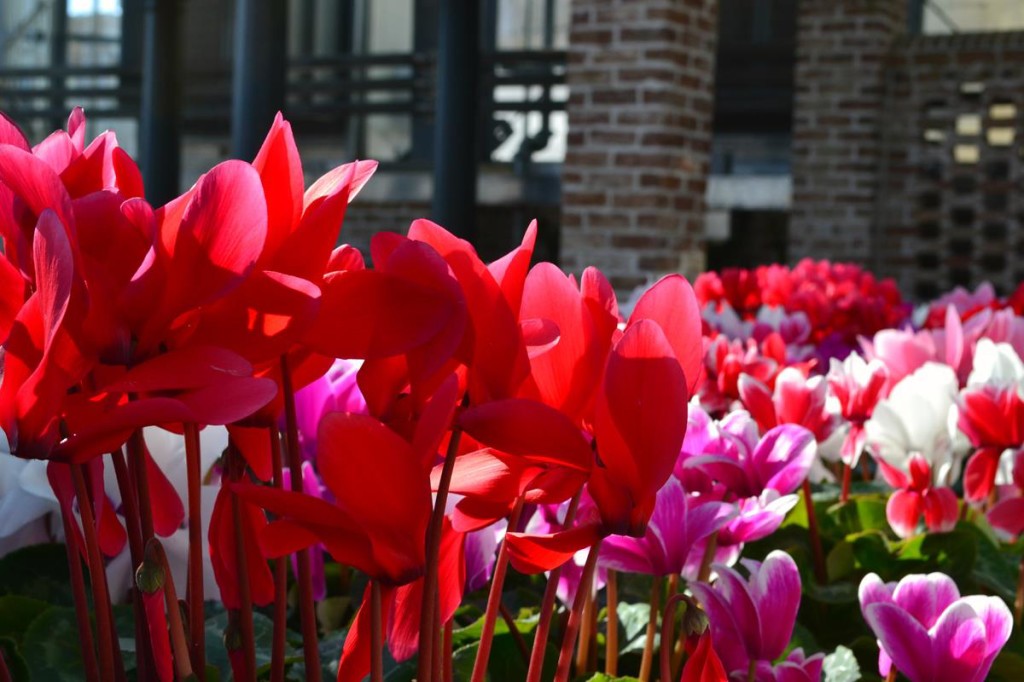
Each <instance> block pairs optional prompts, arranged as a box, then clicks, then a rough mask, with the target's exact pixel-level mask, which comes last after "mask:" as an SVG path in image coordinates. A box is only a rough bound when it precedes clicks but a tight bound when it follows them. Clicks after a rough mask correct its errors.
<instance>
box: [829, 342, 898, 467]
mask: <svg viewBox="0 0 1024 682" xmlns="http://www.w3.org/2000/svg"><path fill="white" fill-rule="evenodd" d="M888 379H889V370H887V369H886V367H885V365H883V364H882V363H881V362H879V361H878V360H872V361H870V362H865V361H864V358H862V357H861V356H859V355H857V354H856V353H850V355H848V356H847V357H846V359H845V360H843V361H842V362H839V361H838V360H835V359H833V360H832V366H831V367H830V368H829V372H828V384H829V387H831V389H832V393H833V394H834V395H835V396H836V398H837V399H838V400H839V407H840V413H841V414H842V415H843V418H844V419H846V420H847V421H848V422H850V432H849V433H848V434H847V435H846V439H845V440H844V441H843V446H842V449H841V450H840V453H839V454H840V457H841V458H842V460H843V463H844V464H846V465H847V466H849V467H854V466H856V465H857V461H858V460H859V459H860V455H861V453H862V452H863V451H864V442H865V432H864V422H866V421H867V420H868V419H870V418H871V414H872V412H874V410H875V405H876V404H878V401H879V400H880V399H881V398H882V396H883V391H884V390H885V387H886V383H887V382H888Z"/></svg>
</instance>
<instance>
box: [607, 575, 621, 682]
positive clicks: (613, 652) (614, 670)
mask: <svg viewBox="0 0 1024 682" xmlns="http://www.w3.org/2000/svg"><path fill="white" fill-rule="evenodd" d="M606 584H607V586H608V633H607V635H606V636H605V648H604V672H605V674H606V675H608V676H609V677H617V676H618V674H619V576H618V574H617V573H616V572H615V571H614V570H612V569H608V579H607V583H606Z"/></svg>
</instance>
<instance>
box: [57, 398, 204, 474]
mask: <svg viewBox="0 0 1024 682" xmlns="http://www.w3.org/2000/svg"><path fill="white" fill-rule="evenodd" d="M190 421H193V415H192V412H191V411H190V410H189V409H188V407H186V406H185V405H184V404H183V403H182V402H181V401H179V400H175V399H173V398H144V399H142V400H134V401H132V402H130V403H127V404H126V405H121V406H119V407H116V408H114V409H112V410H110V411H108V412H106V413H104V415H103V416H102V417H101V418H99V419H97V420H95V421H94V422H93V423H92V424H90V425H89V426H88V427H87V428H84V429H81V430H78V431H76V432H75V433H74V435H72V436H71V437H70V438H68V439H67V440H65V441H64V442H62V443H61V444H60V445H58V446H57V447H56V448H55V449H54V452H53V456H54V457H56V458H59V459H62V460H64V461H67V462H72V463H74V462H84V461H87V460H89V459H91V458H92V457H97V456H99V455H102V454H104V453H107V452H110V451H112V450H116V449H117V448H119V447H121V446H122V445H124V442H125V441H126V440H128V436H129V435H130V434H131V433H132V431H134V430H135V429H138V428H141V427H143V426H152V425H154V424H169V423H182V422H190Z"/></svg>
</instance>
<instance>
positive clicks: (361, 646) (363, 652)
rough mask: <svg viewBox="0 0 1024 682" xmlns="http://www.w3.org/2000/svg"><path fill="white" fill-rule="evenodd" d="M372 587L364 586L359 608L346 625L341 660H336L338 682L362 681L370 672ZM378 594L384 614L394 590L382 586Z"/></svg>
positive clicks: (389, 605) (389, 607) (389, 608)
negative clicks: (346, 632) (346, 633)
mask: <svg viewBox="0 0 1024 682" xmlns="http://www.w3.org/2000/svg"><path fill="white" fill-rule="evenodd" d="M372 588H373V586H372V585H367V586H366V589H365V590H364V591H363V601H362V603H360V605H359V610H358V611H357V612H356V615H355V618H353V619H352V622H351V623H350V624H349V626H348V635H347V636H346V637H345V646H344V647H343V648H342V650H341V660H340V661H338V682H363V679H364V678H366V677H367V676H368V675H369V674H370V655H371V651H370V648H371V647H370V637H371V634H372V633H371V631H370V624H371V622H372V614H371V613H370V590H371V589H372ZM380 596H381V600H380V601H381V611H383V612H384V613H385V614H386V613H388V612H389V611H390V610H391V603H392V600H393V599H394V590H393V589H392V588H390V587H386V586H383V587H381V595H380ZM385 621H386V619H385ZM385 627H386V622H385ZM382 635H383V633H382Z"/></svg>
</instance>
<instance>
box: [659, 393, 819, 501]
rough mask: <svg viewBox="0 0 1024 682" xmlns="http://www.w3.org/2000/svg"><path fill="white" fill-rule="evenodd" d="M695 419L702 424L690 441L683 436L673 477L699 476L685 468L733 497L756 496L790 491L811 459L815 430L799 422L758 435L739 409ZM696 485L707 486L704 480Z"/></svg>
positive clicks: (694, 477) (684, 478) (803, 475)
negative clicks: (714, 418) (712, 419)
mask: <svg viewBox="0 0 1024 682" xmlns="http://www.w3.org/2000/svg"><path fill="white" fill-rule="evenodd" d="M693 409H694V410H695V411H696V410H697V409H699V408H696V407H695V408H693ZM695 423H698V424H702V425H703V426H704V429H703V430H702V431H698V432H697V433H695V434H694V437H693V439H692V440H690V439H684V441H683V453H682V454H681V461H680V462H678V463H677V465H676V472H677V476H678V475H679V474H680V473H682V478H683V480H684V481H686V480H689V479H695V480H699V479H698V477H696V476H694V475H692V474H691V473H690V472H689V471H688V470H696V471H697V472H699V474H701V475H702V478H703V480H704V481H714V482H715V483H714V487H715V488H719V489H721V492H722V494H723V495H725V496H727V497H730V498H732V499H735V498H747V497H757V496H758V495H760V494H761V493H763V492H764V491H765V490H767V489H769V488H770V489H772V490H775V491H778V492H779V493H780V494H783V495H786V494H788V493H791V492H793V491H794V490H796V489H797V488H798V487H800V484H801V483H803V481H804V479H805V478H807V472H808V471H810V468H811V464H812V463H813V461H814V455H815V452H816V443H815V440H814V434H813V433H811V432H810V431H808V430H807V429H805V428H803V427H802V426H796V425H795V424H783V425H782V426H776V427H775V428H773V429H771V430H770V431H768V432H767V433H766V434H764V436H761V437H759V436H758V430H757V424H756V423H755V422H754V420H753V419H751V417H750V415H749V414H748V413H747V412H746V411H744V410H736V411H735V412H731V413H730V414H729V415H727V416H726V417H725V419H722V420H721V421H720V422H710V421H708V422H704V420H703V419H702V418H700V417H698V418H697V419H696V420H695ZM687 435H688V436H689V434H687ZM688 441H689V442H688ZM687 487H688V488H690V487H691V486H687ZM701 487H702V488H705V489H706V488H707V483H706V482H705V483H704V485H703V486H701ZM695 489H696V488H695Z"/></svg>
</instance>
